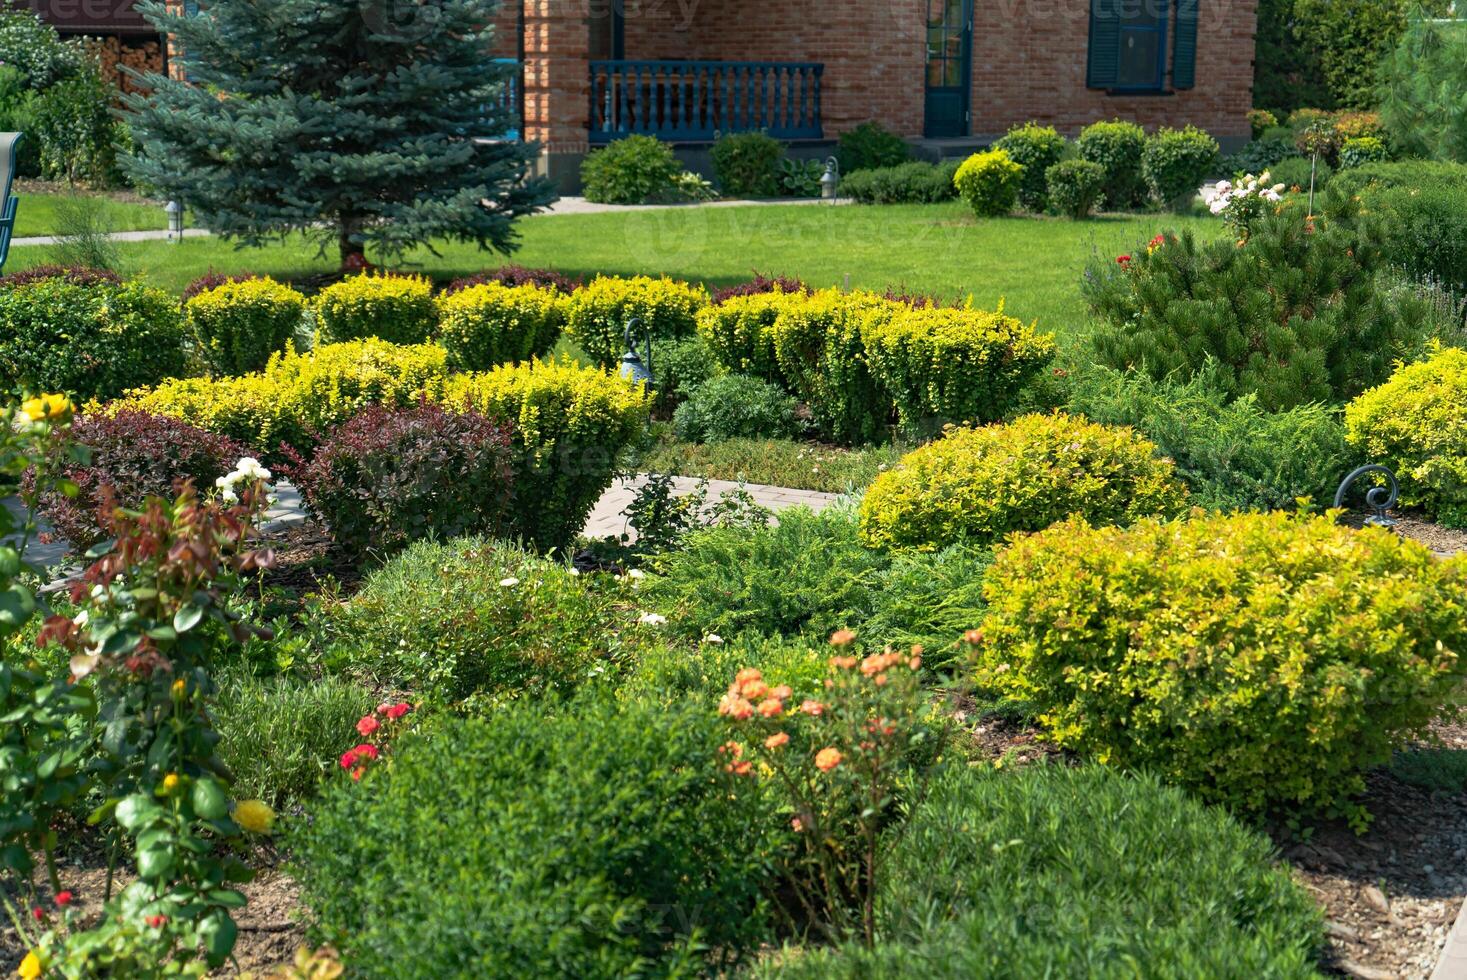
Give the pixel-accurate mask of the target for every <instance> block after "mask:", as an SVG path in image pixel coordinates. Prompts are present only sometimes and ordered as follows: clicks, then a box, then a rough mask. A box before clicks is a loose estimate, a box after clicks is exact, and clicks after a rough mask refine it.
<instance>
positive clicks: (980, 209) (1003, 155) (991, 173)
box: [953, 150, 1024, 218]
mask: <svg viewBox="0 0 1467 980" xmlns="http://www.w3.org/2000/svg"><path fill="white" fill-rule="evenodd" d="M1023 177H1024V168H1023V167H1022V166H1020V165H1019V164H1018V163H1016V162H1015V161H1014V159H1013V157H1011V156H1009V155H1008V153H1007V152H1006V151H1004V150H988V151H985V152H983V153H975V154H973V155H972V156H970V157H968V159H966V160H964V161H963V162H962V164H960V165H959V166H958V169H957V171H956V172H955V173H954V174H953V186H954V187H956V188H957V189H958V194H959V195H961V196H962V198H963V200H964V201H966V202H968V207H970V208H972V209H973V213H974V214H976V215H977V216H978V217H980V218H995V217H998V216H999V215H1004V214H1008V213H1009V212H1010V211H1012V210H1013V209H1014V202H1015V201H1016V200H1018V197H1019V186H1020V184H1021V182H1022V181H1023Z"/></svg>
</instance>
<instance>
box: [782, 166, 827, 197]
mask: <svg viewBox="0 0 1467 980" xmlns="http://www.w3.org/2000/svg"><path fill="white" fill-rule="evenodd" d="M824 176H825V164H823V163H821V162H820V161H819V160H818V159H812V160H789V159H785V160H781V161H779V190H780V193H781V194H784V195H785V196H786V197H819V196H820V186H821V185H820V180H821V178H822V177H824Z"/></svg>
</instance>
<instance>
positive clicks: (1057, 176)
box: [1044, 160, 1105, 220]
mask: <svg viewBox="0 0 1467 980" xmlns="http://www.w3.org/2000/svg"><path fill="white" fill-rule="evenodd" d="M1044 180H1045V188H1046V191H1047V193H1048V197H1049V207H1050V209H1051V210H1053V211H1054V212H1055V213H1057V214H1062V215H1064V216H1066V217H1068V218H1074V219H1076V220H1079V219H1081V218H1087V217H1089V216H1090V212H1091V211H1093V210H1094V209H1095V208H1096V207H1098V206H1099V205H1100V202H1101V201H1102V199H1103V198H1104V195H1105V168H1104V167H1102V166H1101V165H1100V164H1098V163H1091V162H1090V161H1089V160H1063V161H1061V162H1059V163H1056V164H1055V165H1054V166H1052V167H1050V168H1049V169H1048V170H1046V171H1045V172H1044Z"/></svg>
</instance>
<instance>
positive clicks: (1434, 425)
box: [1345, 347, 1467, 527]
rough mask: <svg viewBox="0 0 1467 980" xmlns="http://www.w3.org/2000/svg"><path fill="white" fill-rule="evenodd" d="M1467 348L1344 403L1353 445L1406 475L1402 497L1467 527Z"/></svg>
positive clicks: (1411, 367)
mask: <svg viewBox="0 0 1467 980" xmlns="http://www.w3.org/2000/svg"><path fill="white" fill-rule="evenodd" d="M1464 420H1467V351H1464V350H1460V349H1458V348H1454V347H1448V348H1445V349H1438V350H1436V351H1435V352H1434V353H1433V355H1432V357H1430V358H1429V359H1428V360H1425V361H1421V362H1419V363H1416V364H1408V365H1404V366H1402V367H1401V368H1400V369H1399V370H1397V371H1396V373H1395V374H1393V375H1391V377H1390V380H1388V381H1386V382H1385V383H1384V384H1382V385H1380V386H1379V387H1377V388H1372V389H1371V390H1370V391H1367V392H1365V393H1364V394H1362V395H1361V396H1360V397H1359V398H1357V399H1355V400H1354V401H1353V402H1351V403H1350V404H1349V406H1348V407H1347V408H1346V409H1345V426H1346V430H1347V432H1348V438H1349V440H1350V442H1351V444H1352V445H1355V446H1357V447H1359V448H1360V450H1361V451H1362V452H1363V453H1364V454H1365V456H1366V457H1367V458H1368V459H1370V460H1371V461H1372V462H1377V463H1384V464H1385V465H1386V466H1389V467H1390V468H1391V469H1392V470H1394V471H1395V474H1396V476H1397V478H1398V479H1399V480H1400V482H1401V495H1402V503H1403V504H1405V505H1407V506H1412V507H1421V508H1423V509H1425V510H1427V511H1428V512H1430V513H1432V514H1435V515H1436V518H1437V520H1439V521H1440V522H1441V523H1443V524H1445V525H1447V526H1449V527H1467V422H1464Z"/></svg>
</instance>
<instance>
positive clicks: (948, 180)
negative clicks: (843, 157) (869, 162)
mask: <svg viewBox="0 0 1467 980" xmlns="http://www.w3.org/2000/svg"><path fill="white" fill-rule="evenodd" d="M961 164H962V161H961V160H945V161H943V162H942V163H939V164H935V165H934V164H931V163H923V162H921V161H913V162H911V163H904V164H902V165H901V166H898V167H880V168H878V169H875V170H858V171H856V172H855V173H853V174H850V175H848V176H845V177H842V178H841V182H840V193H841V194H842V195H844V196H845V197H849V198H851V199H852V200H853V201H857V202H859V203H861V204H936V203H938V202H939V201H950V200H952V199H953V198H955V197H957V196H958V189H957V188H956V187H955V186H953V176H954V175H955V174H956V173H957V172H958V167H959V166H960V165H961Z"/></svg>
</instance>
